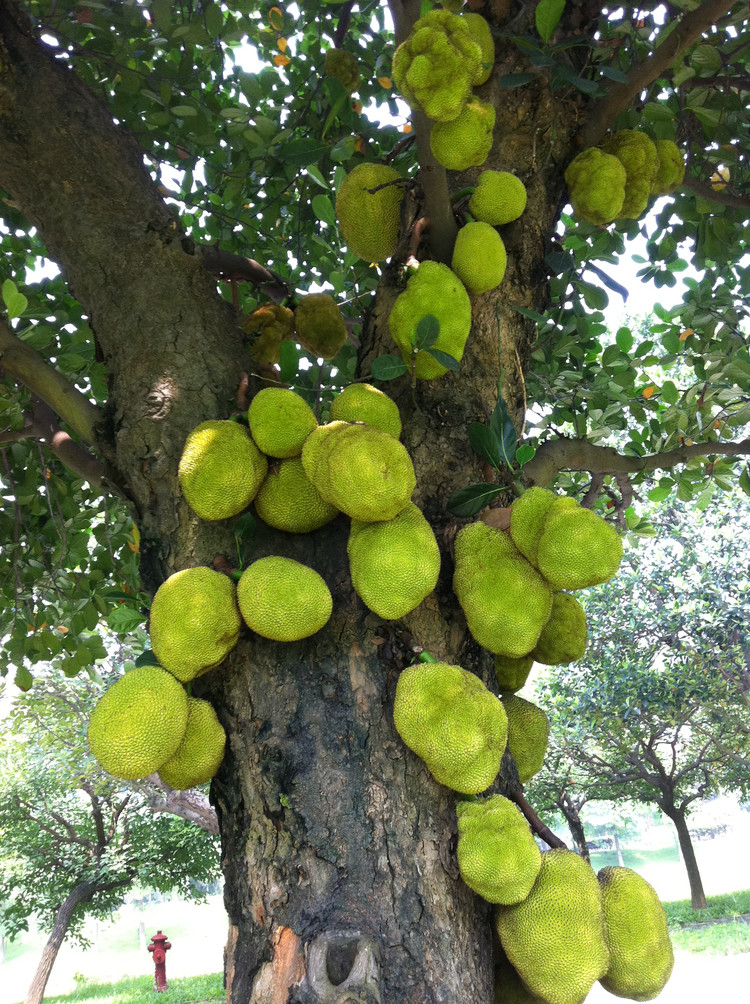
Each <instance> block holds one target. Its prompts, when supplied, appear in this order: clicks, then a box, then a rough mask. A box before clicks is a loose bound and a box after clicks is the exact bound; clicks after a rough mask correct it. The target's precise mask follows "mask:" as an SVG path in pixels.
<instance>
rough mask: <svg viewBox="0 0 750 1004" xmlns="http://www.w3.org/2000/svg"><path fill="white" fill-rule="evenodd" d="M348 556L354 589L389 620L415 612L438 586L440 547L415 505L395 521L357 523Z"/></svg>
mask: <svg viewBox="0 0 750 1004" xmlns="http://www.w3.org/2000/svg"><path fill="white" fill-rule="evenodd" d="M347 552H348V554H349V569H350V571H351V576H352V585H353V586H354V591H355V592H356V594H357V596H359V597H360V599H362V600H363V601H364V603H365V604H366V606H368V607H369V608H370V610H372V611H373V612H374V613H376V614H377V615H378V616H379V617H383V618H384V619H385V620H398V618H399V617H404V616H405V615H406V614H408V613H410V612H411V611H412V610H414V609H415V608H416V607H418V606H419V604H420V603H421V602H422V600H423V599H424V598H425V596H428V595H429V594H430V593H431V592H432V590H433V589H434V588H435V586H436V585H437V580H438V575H439V573H440V549H439V548H438V545H437V541H436V540H435V534H434V533H433V532H432V527H431V526H430V524H429V523H428V522H427V520H426V519H425V518H424V516H423V515H422V513H421V512H420V511H419V509H418V508H417V507H416V506H415V505H414V504H413V503H412V502H409V503H408V504H407V505H406V507H405V508H404V509H402V510H401V512H400V513H399V514H398V515H397V516H395V517H394V518H393V519H389V520H384V521H381V522H379V523H360V522H358V521H357V520H352V526H351V530H350V532H349V543H348V545H347Z"/></svg>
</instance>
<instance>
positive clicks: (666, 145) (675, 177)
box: [651, 139, 685, 195]
mask: <svg viewBox="0 0 750 1004" xmlns="http://www.w3.org/2000/svg"><path fill="white" fill-rule="evenodd" d="M656 154H657V156H658V158H659V166H658V168H657V170H656V177H655V178H654V180H653V183H652V185H651V194H652V195H670V194H671V193H672V192H673V191H674V190H675V189H676V188H679V187H680V185H681V184H682V179H683V178H684V177H685V158H684V157H683V155H682V151H681V150H680V148H679V147H678V146H677V144H676V143H675V142H674V140H671V139H657V141H656Z"/></svg>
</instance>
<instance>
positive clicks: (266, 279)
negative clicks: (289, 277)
mask: <svg viewBox="0 0 750 1004" xmlns="http://www.w3.org/2000/svg"><path fill="white" fill-rule="evenodd" d="M202 256H203V267H204V268H205V269H206V271H207V272H210V273H211V274H212V275H215V276H216V277H217V278H220V279H226V280H240V281H244V282H251V283H252V284H253V285H254V286H258V287H259V288H260V289H262V290H263V292H264V293H265V294H266V296H267V297H268V298H269V299H271V300H273V302H274V303H281V302H282V301H283V300H286V299H287V298H288V297H290V296H291V295H292V290H291V288H290V287H289V286H288V285H287V283H285V282H284V280H283V279H282V278H280V277H279V276H278V275H275V274H274V273H273V272H270V271H269V270H268V269H267V268H265V267H264V266H263V265H261V264H260V263H259V262H257V261H254V260H253V259H252V258H243V257H242V255H238V254H232V253H231V252H229V251H222V250H221V248H218V247H210V248H204V249H203V252H202Z"/></svg>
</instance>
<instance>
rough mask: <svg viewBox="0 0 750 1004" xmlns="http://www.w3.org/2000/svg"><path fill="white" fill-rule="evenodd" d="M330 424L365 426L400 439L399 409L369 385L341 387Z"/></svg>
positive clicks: (394, 403)
mask: <svg viewBox="0 0 750 1004" xmlns="http://www.w3.org/2000/svg"><path fill="white" fill-rule="evenodd" d="M331 421H332V422H364V423H365V425H371V426H372V427H373V428H374V429H380V431H381V432H386V433H388V435H389V436H393V438H394V439H398V438H399V437H400V435H401V416H400V414H399V411H398V405H397V404H396V402H395V401H393V400H392V399H391V398H390V397H388V395H387V394H384V393H383V391H382V390H378V388H377V387H373V386H372V384H369V383H352V384H349V386H348V387H344V389H343V390H342V391H341V393H340V394H337V395H336V397H334V399H333V401H331Z"/></svg>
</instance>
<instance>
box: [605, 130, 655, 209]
mask: <svg viewBox="0 0 750 1004" xmlns="http://www.w3.org/2000/svg"><path fill="white" fill-rule="evenodd" d="M602 150H603V151H604V153H608V154H612V155H613V156H615V157H617V159H618V160H619V161H620V163H621V164H622V166H623V167H624V168H625V174H626V179H625V198H624V201H623V203H622V209H621V210H620V211H619V213H618V214H617V217H616V218H617V219H618V220H621V219H629V220H630V219H632V220H637V219H638V217H639V216H641V215H642V214H643V213H644V211H645V209H646V206H647V205H648V199H649V196H650V195H651V186H652V185H653V183H654V179H655V178H656V172H657V171H658V169H659V155H658V154H657V152H656V147H655V146H654V144H653V142H652V140H651V139H649V137H648V136H647V135H646V134H645V132H638V130H637V129H621V130H620V131H619V132H616V133H615V134H614V135H613V136H610V138H609V139H608V140H605V142H604V143H602Z"/></svg>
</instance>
